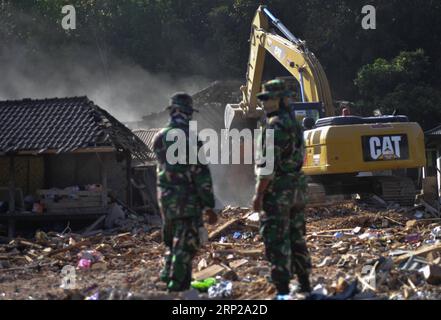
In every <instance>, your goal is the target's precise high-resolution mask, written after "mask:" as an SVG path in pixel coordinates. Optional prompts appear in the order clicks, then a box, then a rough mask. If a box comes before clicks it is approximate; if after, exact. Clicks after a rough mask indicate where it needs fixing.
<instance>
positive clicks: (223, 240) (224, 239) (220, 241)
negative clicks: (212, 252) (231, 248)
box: [219, 237, 228, 243]
mask: <svg viewBox="0 0 441 320" xmlns="http://www.w3.org/2000/svg"><path fill="white" fill-rule="evenodd" d="M227 242H228V238H227V237H221V238H220V239H219V243H227Z"/></svg>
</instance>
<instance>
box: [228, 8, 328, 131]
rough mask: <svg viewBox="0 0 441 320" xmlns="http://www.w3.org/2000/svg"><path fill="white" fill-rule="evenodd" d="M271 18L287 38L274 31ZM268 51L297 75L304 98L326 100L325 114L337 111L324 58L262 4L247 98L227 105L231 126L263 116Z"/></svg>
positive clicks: (254, 27)
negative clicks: (261, 93)
mask: <svg viewBox="0 0 441 320" xmlns="http://www.w3.org/2000/svg"><path fill="white" fill-rule="evenodd" d="M270 22H271V23H272V24H273V25H274V26H275V27H277V28H278V29H279V31H280V32H281V33H282V34H283V35H284V36H285V37H286V38H285V37H282V36H280V35H277V34H274V33H271V32H270V31H269V29H270V28H269V23H270ZM267 51H268V52H269V53H270V54H271V55H272V56H273V57H274V58H275V59H276V60H277V61H279V62H280V64H281V65H283V66H284V67H285V68H286V69H287V70H288V72H289V73H290V74H291V75H292V76H294V77H295V78H296V79H297V81H298V82H299V84H300V90H301V97H302V102H320V103H322V104H323V109H324V116H333V115H334V107H333V103H332V96H331V90H330V88H329V83H328V80H327V78H326V75H325V72H324V70H323V68H322V66H321V64H320V62H319V61H318V60H317V58H316V57H315V55H314V54H313V53H312V52H310V51H309V50H308V49H307V48H306V46H305V43H304V42H303V41H301V40H299V39H298V38H296V37H295V36H294V35H293V34H292V33H291V32H290V31H289V30H288V29H287V28H286V27H285V26H284V25H283V24H282V23H281V22H280V20H278V19H277V18H275V17H274V16H273V15H272V14H271V12H269V10H268V9H267V8H266V6H260V7H259V9H258V10H257V12H256V15H255V17H254V20H253V23H252V29H251V38H250V56H249V61H248V68H247V76H246V78H247V79H246V80H247V83H246V85H245V86H242V87H241V91H242V93H243V98H242V101H241V102H240V103H239V104H238V105H228V106H227V108H226V110H225V125H226V128H227V129H230V128H237V127H241V126H240V125H239V123H240V122H242V123H243V122H244V121H245V122H246V121H247V119H248V121H249V119H250V118H251V119H252V118H254V119H256V118H259V117H260V116H261V114H262V109H261V107H260V105H259V102H258V101H257V97H256V95H257V93H258V92H259V91H260V89H261V83H262V75H263V68H264V64H265V56H266V52H267ZM242 126H243V125H242Z"/></svg>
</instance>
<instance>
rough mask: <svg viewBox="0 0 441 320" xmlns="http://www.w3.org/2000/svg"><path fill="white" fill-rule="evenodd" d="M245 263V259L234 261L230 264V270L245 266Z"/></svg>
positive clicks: (246, 261)
mask: <svg viewBox="0 0 441 320" xmlns="http://www.w3.org/2000/svg"><path fill="white" fill-rule="evenodd" d="M247 263H248V260H247V259H240V260H234V261H232V262H231V263H230V268H231V269H237V268H239V267H242V266H243V265H246V264H247Z"/></svg>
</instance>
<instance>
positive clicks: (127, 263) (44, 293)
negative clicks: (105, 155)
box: [0, 201, 441, 300]
mask: <svg viewBox="0 0 441 320" xmlns="http://www.w3.org/2000/svg"><path fill="white" fill-rule="evenodd" d="M418 214H419V216H418ZM421 214H422V216H421ZM249 215H250V212H249V210H247V209H244V208H226V209H224V210H223V211H222V213H221V218H220V219H219V222H218V223H217V225H215V226H209V227H208V229H209V230H208V231H209V234H210V236H211V240H210V241H209V242H208V244H206V245H204V247H203V248H202V249H201V250H199V253H198V255H197V257H196V258H195V259H194V263H193V272H194V275H201V274H198V272H199V271H202V272H208V271H210V270H211V269H212V268H213V265H214V266H216V267H217V269H216V270H215V272H213V273H208V274H205V275H209V276H213V277H216V276H217V277H218V279H217V280H218V282H222V281H230V282H231V283H232V292H231V296H229V297H228V298H229V299H271V298H273V297H274V294H275V290H274V288H273V286H272V285H271V284H270V283H269V282H268V276H269V274H270V266H269V264H268V263H267V262H266V261H265V258H264V246H263V244H262V241H261V237H260V235H259V233H258V222H256V221H251V220H250V219H248V218H247V217H249ZM415 216H417V217H418V218H419V219H416V218H415ZM306 217H307V238H306V239H307V243H308V247H309V250H310V253H311V256H312V262H313V272H312V285H313V287H314V289H315V291H314V292H316V293H318V294H322V295H323V296H334V297H335V295H336V294H339V293H343V294H344V293H345V292H347V290H348V288H350V285H351V284H353V283H354V281H355V280H357V281H358V285H357V288H358V293H357V294H356V295H354V294H351V295H350V297H349V298H350V299H439V298H441V286H440V285H438V284H437V282H436V277H435V280H433V278H431V279H430V280H426V278H425V277H424V274H423V273H422V272H420V271H419V270H420V269H421V268H422V267H425V266H429V267H437V266H440V258H439V256H440V252H441V248H438V247H439V240H437V239H436V237H437V235H436V234H434V233H433V230H434V229H435V228H436V227H439V226H440V225H441V224H440V222H441V220H440V219H435V218H432V217H431V216H430V215H428V213H425V212H420V211H418V210H415V208H399V207H397V206H392V208H389V209H386V208H375V207H372V206H367V205H364V204H361V203H357V202H354V201H349V202H347V203H344V204H339V205H334V206H328V207H320V208H308V209H307V211H306ZM132 222H133V223H132V224H130V225H126V226H125V227H124V228H125V230H124V228H122V229H120V230H119V231H118V232H114V233H113V234H108V235H105V234H101V233H99V234H97V235H94V236H90V237H87V238H83V237H81V236H79V235H76V234H72V233H71V234H57V233H47V234H45V233H38V234H36V237H35V238H34V239H26V240H25V239H14V240H13V241H11V242H9V243H7V244H3V245H0V299H6V300H10V299H175V298H176V299H186V298H188V299H190V298H197V297H198V296H194V291H193V292H186V293H183V294H168V293H167V292H166V291H165V284H163V283H161V282H160V281H159V272H160V270H161V267H162V264H163V259H162V254H163V252H164V250H165V248H164V246H163V245H162V244H161V243H160V231H159V225H157V224H156V225H155V224H152V223H150V224H147V221H145V220H143V219H142V218H140V219H138V220H137V221H132ZM150 222H151V221H150ZM225 223H227V224H229V226H227V227H226V228H223V227H225V226H226V225H225ZM435 230H436V229H435ZM437 246H438V247H437ZM425 247H428V248H429V247H430V248H435V247H437V248H435V249H433V250H427V251H428V252H425V253H421V254H420V253H418V254H414V257H412V254H408V253H409V252H414V251H415V250H419V249H421V248H425ZM84 250H95V251H93V255H94V257H93V259H92V258H90V257H89V258H90V259H91V260H92V261H93V263H92V264H91V266H90V267H87V266H86V267H85V268H79V267H78V262H79V259H80V257H79V256H78V255H79V254H80V253H81V252H83V251H84ZM400 250H401V251H400ZM83 254H84V252H83ZM406 254H407V255H408V256H406ZM416 256H418V259H416V260H415V261H414V260H412V259H414V258H415V257H416ZM83 257H84V255H83ZM376 262H378V263H377V264H376ZM69 265H71V266H73V267H75V269H76V270H75V285H76V288H75V289H70V290H65V289H63V288H61V287H60V285H61V284H62V283H63V282H62V281H63V278H64V279H66V274H65V273H63V272H66V271H65V270H66V269H64V271H62V270H63V268H64V267H66V266H69ZM365 266H375V269H374V270H376V271H375V273H374V275H375V276H374V278H375V281H376V282H375V287H372V286H371V287H369V286H370V285H371V284H372V283H371V282H367V285H366V284H365V283H363V279H365V280H364V281H366V278H364V271H365V270H363V268H364V267H365ZM403 267H404V268H403ZM207 268H209V269H207ZM371 269H372V268H371ZM207 270H208V271H207ZM360 278H361V279H362V280H361V281H360ZM428 281H429V282H432V283H434V284H428V283H427V282H428ZM295 283H296V282H295V280H294V281H293V282H292V285H293V288H295ZM293 297H295V295H293ZM337 297H338V296H337ZM199 298H208V294H207V293H203V294H200V295H199Z"/></svg>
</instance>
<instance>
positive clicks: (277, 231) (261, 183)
mask: <svg viewBox="0 0 441 320" xmlns="http://www.w3.org/2000/svg"><path fill="white" fill-rule="evenodd" d="M291 94H292V92H290V91H288V90H286V86H285V83H284V81H283V80H272V81H269V82H267V83H266V84H264V85H263V92H262V93H260V94H259V95H258V98H259V100H261V101H262V104H263V107H264V111H265V113H266V118H265V123H264V125H263V128H262V129H263V133H262V139H263V142H264V143H263V148H262V152H263V153H264V154H265V153H267V152H268V151H269V150H270V148H271V146H267V145H266V143H265V141H266V139H265V138H264V137H265V133H266V131H267V130H268V129H273V130H274V150H273V151H274V171H273V173H272V174H270V175H265V174H262V170H261V169H262V165H256V176H257V185H256V194H255V196H254V199H253V209H254V210H255V211H257V212H261V230H260V232H261V235H262V237H263V239H264V243H265V248H266V256H267V259H268V260H269V261H270V262H271V265H272V268H271V280H272V282H273V284H274V285H275V286H276V289H277V291H278V294H279V295H286V294H289V283H290V280H291V278H292V276H293V275H294V274H296V275H297V277H298V281H299V284H300V291H301V292H305V293H307V292H310V291H311V288H310V282H309V274H310V269H311V260H310V256H309V253H308V249H307V247H306V242H305V240H304V236H305V233H306V227H305V217H304V212H303V211H304V208H305V203H306V182H305V177H304V175H303V174H302V172H301V169H302V165H303V157H304V142H303V132H302V128H301V126H300V124H299V123H298V122H297V121H296V118H295V114H294V112H293V111H292V112H291V111H290V110H289V109H288V107H287V106H288V99H289V96H290V95H291Z"/></svg>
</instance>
